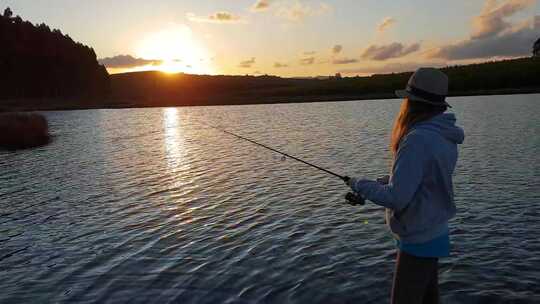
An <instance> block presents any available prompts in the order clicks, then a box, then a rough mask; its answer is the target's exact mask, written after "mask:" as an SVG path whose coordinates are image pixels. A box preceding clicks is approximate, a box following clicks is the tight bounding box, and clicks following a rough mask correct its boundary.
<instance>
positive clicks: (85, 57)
mask: <svg viewBox="0 0 540 304" xmlns="http://www.w3.org/2000/svg"><path fill="white" fill-rule="evenodd" d="M0 79H1V80H2V81H1V82H2V83H1V90H0V107H2V105H4V107H5V104H6V103H8V101H9V103H10V104H13V103H15V105H17V104H16V103H17V102H20V103H25V102H28V101H25V100H28V99H33V100H36V99H41V100H47V99H56V100H58V99H62V98H63V99H71V100H77V102H80V101H81V100H82V99H85V98H88V99H92V98H96V97H103V96H107V95H108V94H109V93H110V81H109V74H108V73H107V70H106V69H105V67H103V66H102V65H99V64H98V62H97V59H96V54H95V52H94V50H93V49H92V48H90V47H88V46H85V45H83V44H81V43H78V42H75V41H73V40H72V39H71V38H70V37H69V36H68V35H64V34H62V32H60V30H56V29H55V30H51V29H50V28H49V27H48V26H47V25H45V24H43V23H42V24H39V25H33V24H32V23H30V22H28V21H23V20H22V19H21V17H19V16H16V17H13V13H12V12H11V10H10V9H9V8H8V9H6V10H5V11H4V14H3V15H0ZM33 102H35V101H33Z"/></svg>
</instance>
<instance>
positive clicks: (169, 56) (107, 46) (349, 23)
mask: <svg viewBox="0 0 540 304" xmlns="http://www.w3.org/2000/svg"><path fill="white" fill-rule="evenodd" d="M257 5H259V7H260V8H261V9H256V6H257ZM6 6H9V7H11V9H12V10H13V11H14V13H15V14H16V15H21V17H23V19H27V20H30V21H31V22H34V23H40V22H45V23H47V24H48V25H50V26H51V27H54V28H59V29H61V30H62V31H63V32H64V33H67V34H69V35H70V36H71V37H72V38H74V39H75V40H77V41H81V42H83V43H85V44H87V45H90V46H92V47H93V48H94V49H95V50H96V53H97V54H98V57H100V58H105V57H109V59H108V60H105V61H104V62H105V63H107V65H108V67H109V70H110V71H111V72H118V71H125V70H130V69H155V68H156V67H157V68H160V66H161V65H162V66H163V70H168V71H185V72H192V73H211V74H257V73H268V74H276V75H281V76H315V75H329V74H334V73H337V72H341V73H343V74H348V75H355V74H359V75H366V74H372V73H381V72H392V71H396V72H398V71H402V70H410V69H413V68H415V67H417V66H422V65H434V66H442V65H447V64H459V63H469V62H479V61H486V60H492V59H498V58H511V57H519V56H524V55H528V53H529V50H530V48H531V46H532V43H533V42H534V40H536V39H538V38H540V28H539V24H540V17H538V16H540V7H539V5H538V0H498V1H497V0H469V1H465V0H455V1H435V0H431V1H429V0H408V1H406V0H378V1H371V0H333V1H332V0H234V1H231V0H214V1H210V0H196V1H195V0H175V1H173V0H155V1H143V0H129V1H128V0H115V1H106V0H94V1H83V0H0V7H2V8H4V7H6ZM385 21H387V22H386V24H387V26H386V27H380V26H381V25H382V24H383V23H384V22H385ZM534 37H536V39H535V38H534ZM336 46H337V47H336ZM334 47H335V48H334ZM118 55H123V56H122V57H121V58H120V59H122V60H119V58H117V57H116V56H118ZM126 55H128V56H126ZM130 60H131V61H130ZM150 63H151V64H150ZM137 64H139V65H140V66H137Z"/></svg>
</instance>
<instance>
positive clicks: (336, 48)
mask: <svg viewBox="0 0 540 304" xmlns="http://www.w3.org/2000/svg"><path fill="white" fill-rule="evenodd" d="M341 51H343V46H342V45H340V44H336V45H334V47H333V48H332V53H334V54H335V55H337V54H339V53H341Z"/></svg>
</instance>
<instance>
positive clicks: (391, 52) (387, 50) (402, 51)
mask: <svg viewBox="0 0 540 304" xmlns="http://www.w3.org/2000/svg"><path fill="white" fill-rule="evenodd" d="M418 50H420V43H413V44H411V45H409V46H405V45H403V44H401V43H399V42H394V43H391V44H388V45H381V46H378V45H371V46H370V47H368V48H367V49H366V50H365V51H364V53H363V54H362V58H363V59H369V60H378V61H383V60H387V59H390V58H399V57H403V56H406V55H409V54H411V53H414V52H416V51H418Z"/></svg>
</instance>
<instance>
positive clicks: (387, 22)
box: [377, 17, 396, 33]
mask: <svg viewBox="0 0 540 304" xmlns="http://www.w3.org/2000/svg"><path fill="white" fill-rule="evenodd" d="M394 23H396V19H395V18H392V17H386V18H384V19H383V20H382V21H381V23H379V25H378V26H377V31H379V33H382V32H384V31H385V30H387V29H388V28H389V27H391V26H392V25H393V24H394Z"/></svg>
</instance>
